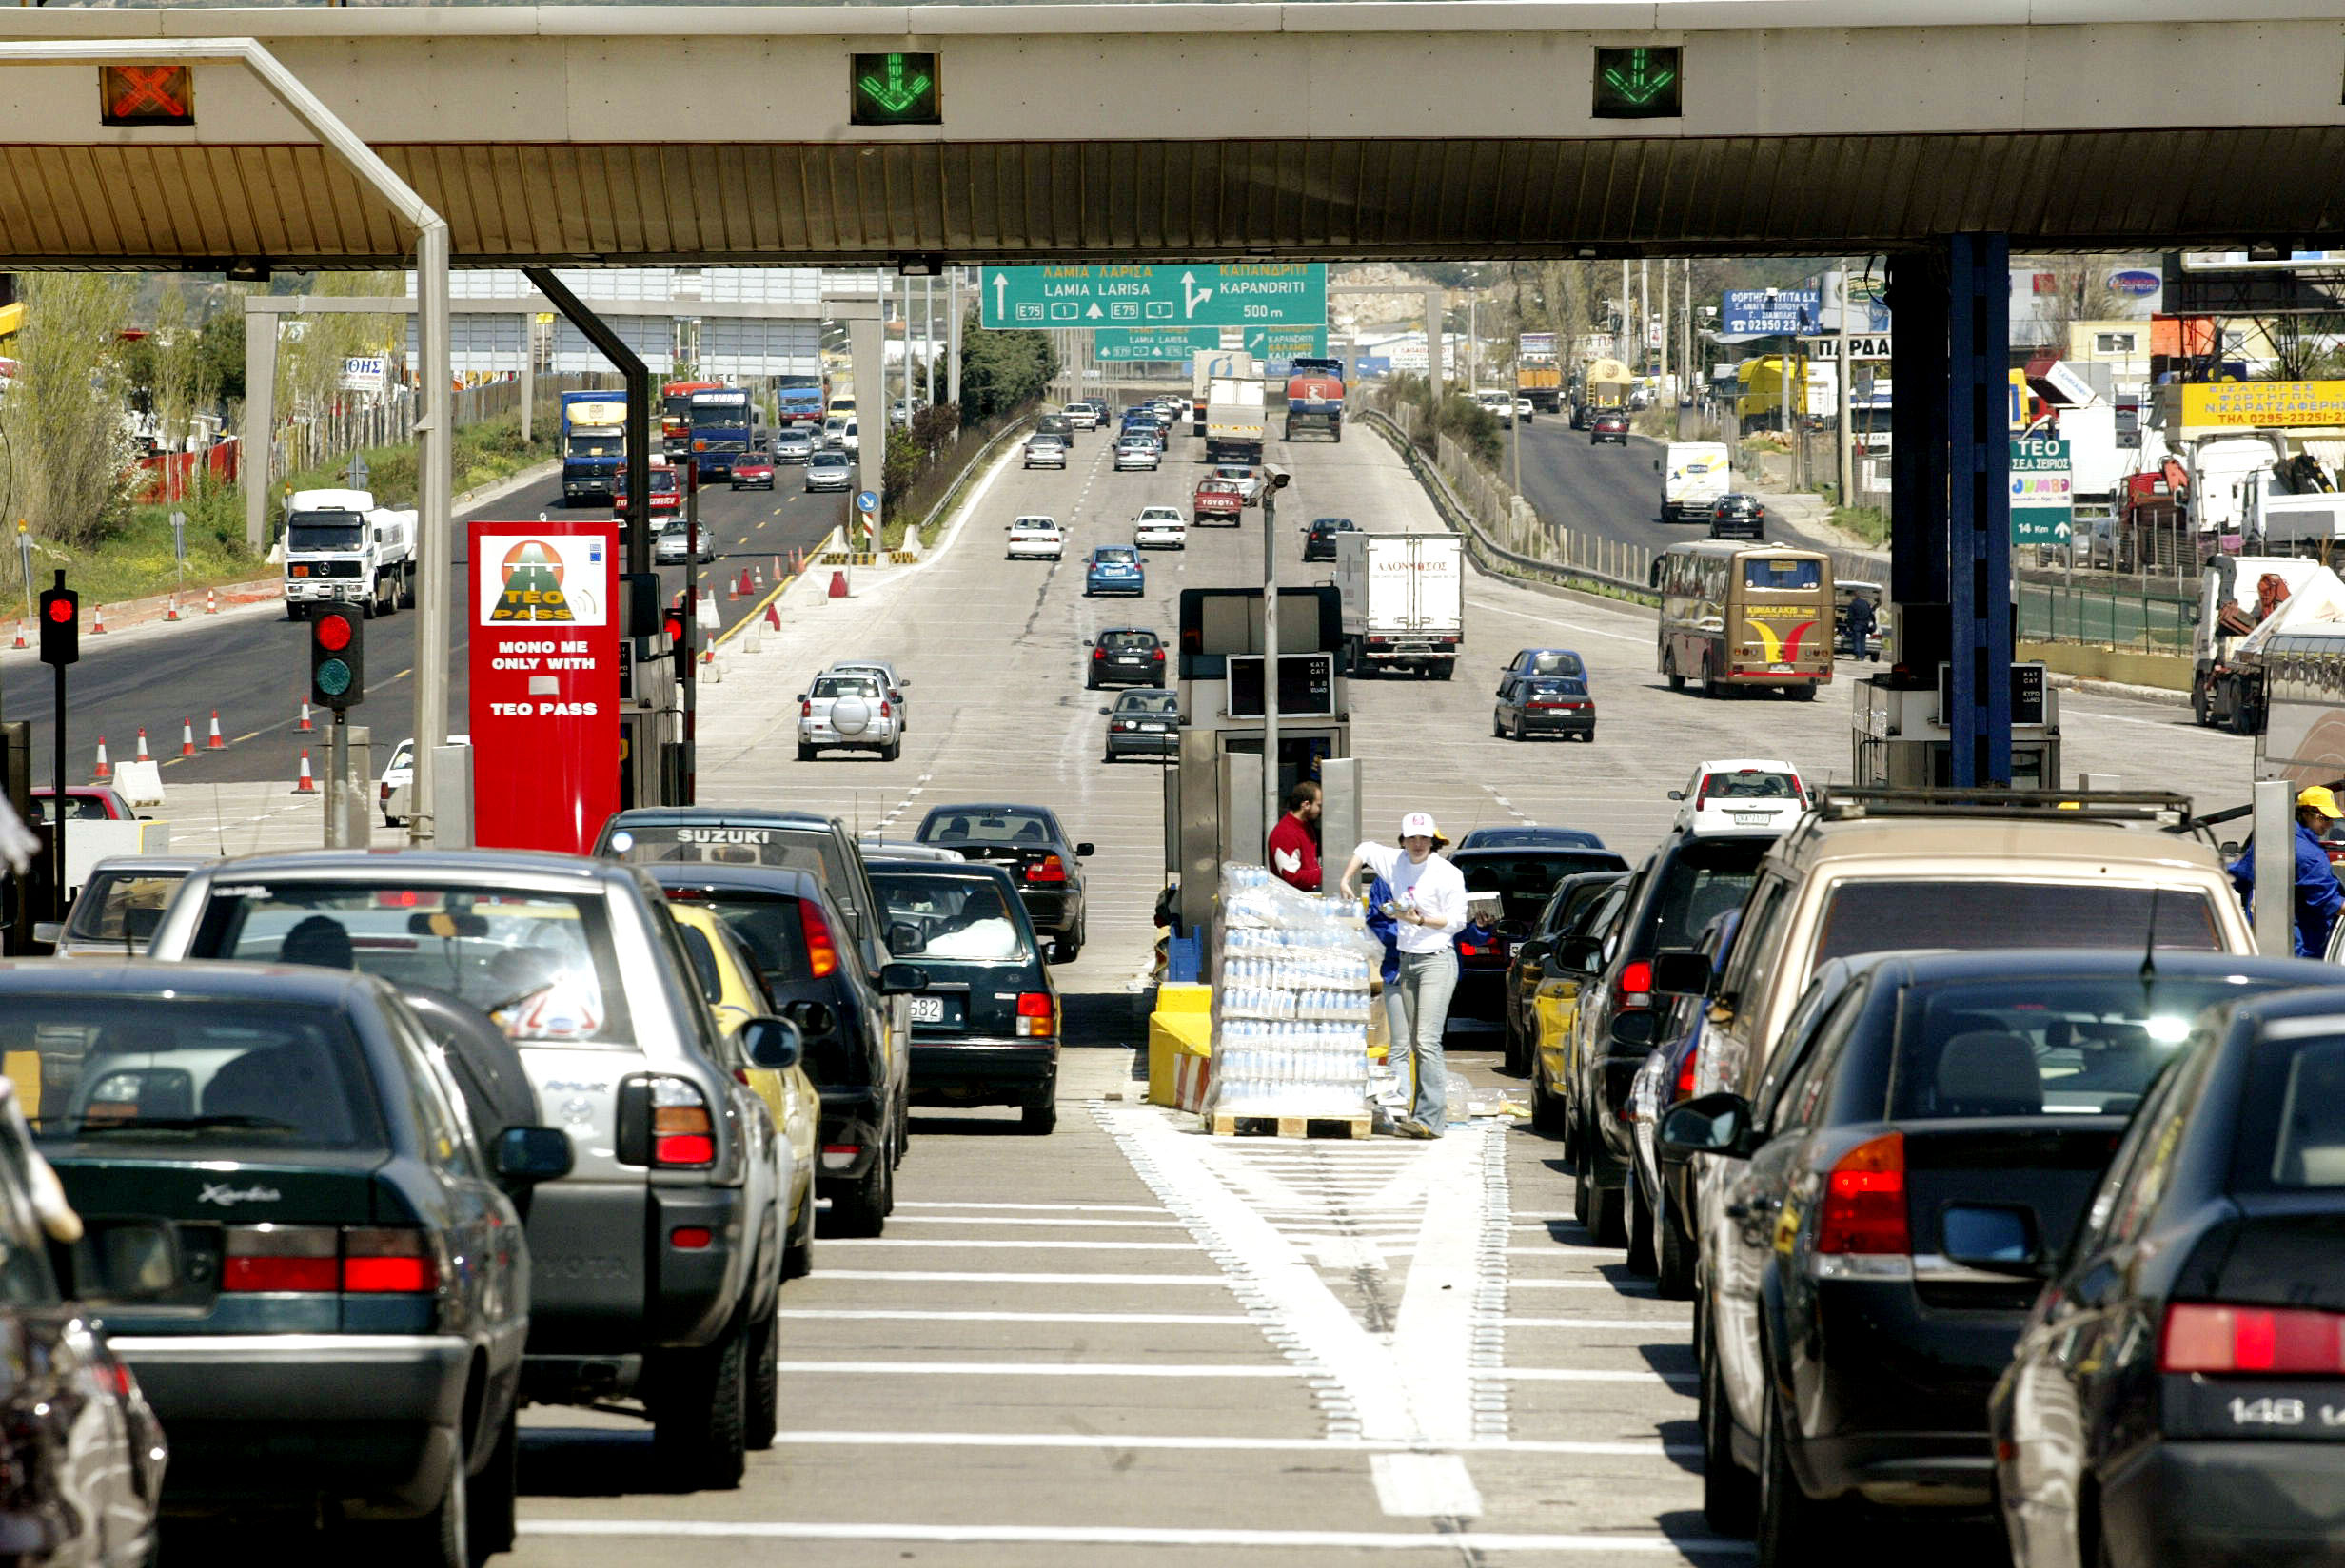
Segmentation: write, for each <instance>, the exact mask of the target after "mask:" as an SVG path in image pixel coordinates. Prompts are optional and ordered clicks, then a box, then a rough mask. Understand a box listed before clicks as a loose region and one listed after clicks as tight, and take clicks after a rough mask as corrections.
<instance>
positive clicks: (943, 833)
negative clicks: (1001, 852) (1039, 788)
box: [920, 806, 1058, 845]
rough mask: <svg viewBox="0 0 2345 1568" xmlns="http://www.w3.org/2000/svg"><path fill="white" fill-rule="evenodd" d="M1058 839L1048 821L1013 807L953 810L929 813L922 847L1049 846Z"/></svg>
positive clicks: (971, 807)
mask: <svg viewBox="0 0 2345 1568" xmlns="http://www.w3.org/2000/svg"><path fill="white" fill-rule="evenodd" d="M1057 837H1058V833H1057V832H1056V831H1055V830H1054V828H1053V826H1052V823H1051V819H1050V818H1049V817H1047V816H1045V815H1043V814H1042V813H1040V812H1030V811H1025V810H1022V809H1020V808H1018V807H1015V806H998V807H984V806H970V807H956V808H952V809H949V810H940V811H936V812H932V813H929V817H928V820H927V821H925V822H923V823H921V824H920V842H921V843H923V844H1036V845H1039V844H1048V843H1051V842H1053V841H1054V840H1055V839H1056V838H1057Z"/></svg>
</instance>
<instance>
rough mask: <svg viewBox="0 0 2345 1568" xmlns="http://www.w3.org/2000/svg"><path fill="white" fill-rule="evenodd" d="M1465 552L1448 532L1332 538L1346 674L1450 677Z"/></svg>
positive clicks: (1461, 634) (1459, 626) (1461, 620)
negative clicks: (1347, 666)
mask: <svg viewBox="0 0 2345 1568" xmlns="http://www.w3.org/2000/svg"><path fill="white" fill-rule="evenodd" d="M1465 558H1466V547H1465V543H1464V541H1462V540H1461V539H1459V538H1458V537H1457V536H1456V535H1455V534H1370V533H1365V532H1354V533H1341V534H1337V535H1336V536H1335V586H1336V590H1337V592H1338V593H1339V594H1341V596H1342V598H1343V634H1344V647H1345V651H1346V653H1347V654H1348V655H1349V656H1350V667H1351V673H1352V674H1353V675H1355V676H1358V675H1366V674H1368V673H1370V671H1374V672H1376V673H1378V674H1397V673H1399V672H1400V671H1403V670H1408V671H1411V672H1413V673H1415V674H1418V675H1425V676H1432V677H1433V678H1434V679H1436V680H1447V679H1448V678H1449V676H1450V674H1451V672H1453V671H1454V670H1455V669H1456V668H1457V656H1458V649H1459V646H1460V645H1461V644H1462V643H1463V642H1464V641H1465V637H1466V559H1465Z"/></svg>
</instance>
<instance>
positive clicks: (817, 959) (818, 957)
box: [798, 899, 838, 980]
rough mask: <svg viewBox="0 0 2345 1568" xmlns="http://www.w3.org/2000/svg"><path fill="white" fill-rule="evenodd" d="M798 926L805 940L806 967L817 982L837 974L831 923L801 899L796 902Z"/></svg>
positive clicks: (835, 949) (835, 948)
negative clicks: (812, 972)
mask: <svg viewBox="0 0 2345 1568" xmlns="http://www.w3.org/2000/svg"><path fill="white" fill-rule="evenodd" d="M798 931H799V934H801V935H802V936H804V937H805V939H806V966H807V968H808V969H810V970H813V971H814V977H815V978H816V979H818V980H822V979H827V978H829V977H830V976H831V975H834V974H837V973H838V942H837V940H836V939H834V938H833V937H832V935H831V923H830V921H829V919H828V918H826V917H825V916H824V915H823V913H822V911H820V910H819V909H818V908H816V907H815V906H814V905H813V904H811V903H808V902H806V901H805V900H803V899H800V900H799V901H798Z"/></svg>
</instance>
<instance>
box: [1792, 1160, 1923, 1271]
mask: <svg viewBox="0 0 2345 1568" xmlns="http://www.w3.org/2000/svg"><path fill="white" fill-rule="evenodd" d="M1816 1250H1817V1251H1818V1252H1820V1253H1827V1254H1829V1253H1869V1254H1876V1255H1879V1254H1890V1253H1896V1254H1909V1253H1911V1252H1912V1251H1913V1234H1912V1232H1911V1230H1910V1229H1909V1228H1908V1227H1907V1225H1906V1224H1905V1135H1904V1134H1903V1133H1902V1132H1891V1133H1886V1134H1884V1135H1882V1137H1879V1138H1874V1139H1870V1140H1868V1141H1867V1142H1865V1143H1862V1144H1859V1145H1858V1146H1857V1147H1854V1148H1852V1149H1850V1150H1849V1151H1848V1152H1847V1153H1845V1154H1843V1155H1842V1156H1841V1158H1840V1163H1839V1164H1837V1165H1835V1166H1833V1167H1832V1174H1831V1175H1830V1177H1828V1178H1827V1179H1826V1180H1825V1183H1824V1194H1823V1214H1822V1216H1821V1217H1820V1218H1819V1220H1818V1221H1817V1226H1816Z"/></svg>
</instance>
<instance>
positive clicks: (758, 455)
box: [733, 452, 774, 490]
mask: <svg viewBox="0 0 2345 1568" xmlns="http://www.w3.org/2000/svg"><path fill="white" fill-rule="evenodd" d="M773 487H774V460H773V458H772V457H771V456H769V455H768V454H766V453H763V452H742V453H739V454H737V455H736V456H735V457H734V459H733V488H734V489H736V490H771V489H772V488H773Z"/></svg>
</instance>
